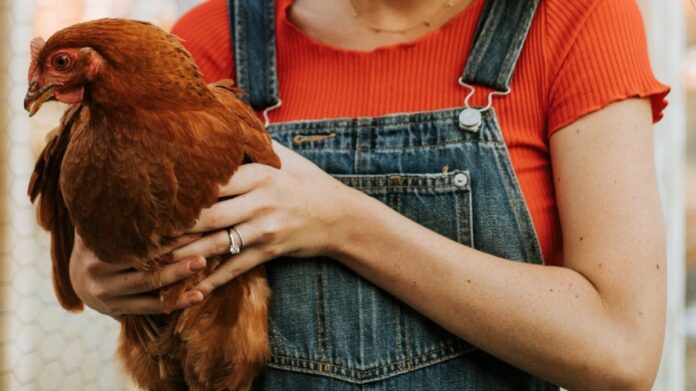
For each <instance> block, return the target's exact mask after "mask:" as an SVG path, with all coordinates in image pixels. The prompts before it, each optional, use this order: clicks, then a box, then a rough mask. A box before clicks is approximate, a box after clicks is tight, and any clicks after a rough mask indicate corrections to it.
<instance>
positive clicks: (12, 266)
mask: <svg viewBox="0 0 696 391" xmlns="http://www.w3.org/2000/svg"><path fill="white" fill-rule="evenodd" d="M197 2H198V1H196V0H194V1H191V0H180V1H174V0H155V1H153V0H136V1H128V0H112V1H109V0H84V1H73V0H34V1H30V0H0V349H1V350H2V352H3V354H2V357H1V358H0V390H12V391H14V390H71V391H72V390H76V391H79V390H119V391H121V390H128V389H135V388H134V387H133V386H132V385H131V384H130V383H129V381H128V380H127V379H126V378H125V377H124V376H123V375H122V374H121V369H120V367H119V364H118V362H117V360H115V359H114V358H115V356H114V354H115V351H116V344H117V339H118V332H119V325H118V323H117V322H116V321H115V320H113V319H111V318H109V317H106V316H103V315H100V314H97V313H95V312H93V311H91V310H86V311H85V312H83V313H82V314H79V315H75V314H69V313H67V312H65V311H64V310H63V309H62V308H61V307H60V306H59V305H58V304H57V301H56V299H55V296H54V293H53V287H52V283H51V262H50V255H49V247H50V240H49V237H48V235H47V234H46V233H45V232H44V231H43V230H41V229H40V228H38V227H37V225H36V222H35V221H36V220H35V209H34V206H33V205H31V203H30V202H29V199H28V198H27V195H26V189H27V185H28V180H29V177H30V176H31V173H32V170H33V164H34V160H35V159H36V153H37V152H38V151H40V148H41V144H42V142H43V139H44V135H45V131H47V130H49V129H51V128H52V127H54V126H55V125H57V123H58V119H59V116H60V113H61V111H62V110H63V107H61V106H59V105H57V104H53V105H51V106H52V107H46V108H47V109H49V110H46V111H47V112H46V113H41V114H39V115H37V116H36V117H35V118H33V119H31V120H30V119H29V118H28V116H27V113H26V112H25V111H24V108H23V99H24V94H25V93H26V89H27V80H26V77H27V76H26V75H27V69H28V67H29V42H30V40H31V39H32V37H33V36H35V35H39V34H41V35H44V37H45V38H47V37H48V36H49V35H50V34H51V33H52V32H53V31H55V30H56V29H58V28H60V27H63V26H64V25H67V24H72V23H75V22H77V21H80V20H85V19H93V18H97V17H104V16H118V17H131V18H135V19H142V20H151V21H155V22H156V23H158V24H160V25H161V26H163V27H164V28H169V27H170V26H171V23H173V22H174V20H176V18H177V17H178V15H180V14H181V12H183V11H185V10H186V9H188V8H189V7H190V6H191V5H193V4H194V3H197Z"/></svg>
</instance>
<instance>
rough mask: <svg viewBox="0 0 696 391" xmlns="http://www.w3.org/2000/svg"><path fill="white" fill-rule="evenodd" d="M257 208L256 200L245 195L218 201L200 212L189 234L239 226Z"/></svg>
mask: <svg viewBox="0 0 696 391" xmlns="http://www.w3.org/2000/svg"><path fill="white" fill-rule="evenodd" d="M257 208H259V204H258V200H254V199H253V197H249V196H247V195H246V194H243V195H240V196H237V197H235V198H232V199H229V200H224V201H220V202H218V203H217V204H215V205H213V206H211V207H210V208H208V209H204V210H203V211H201V214H200V215H199V216H198V221H197V222H196V225H194V226H193V227H192V228H191V229H190V230H189V232H191V233H201V232H208V231H214V230H218V229H222V228H226V227H230V226H233V225H235V224H239V223H240V222H242V221H246V220H248V219H250V218H251V217H252V216H253V215H254V211H256V210H257Z"/></svg>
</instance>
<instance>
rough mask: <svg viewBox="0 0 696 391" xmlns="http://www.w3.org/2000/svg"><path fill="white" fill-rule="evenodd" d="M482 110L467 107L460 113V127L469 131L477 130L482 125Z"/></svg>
mask: <svg viewBox="0 0 696 391" xmlns="http://www.w3.org/2000/svg"><path fill="white" fill-rule="evenodd" d="M481 122H482V119H481V112H480V111H478V110H476V109H474V108H471V107H467V108H466V109H464V110H462V112H461V113H459V129H461V130H466V131H467V132H477V131H478V130H479V128H480V127H481Z"/></svg>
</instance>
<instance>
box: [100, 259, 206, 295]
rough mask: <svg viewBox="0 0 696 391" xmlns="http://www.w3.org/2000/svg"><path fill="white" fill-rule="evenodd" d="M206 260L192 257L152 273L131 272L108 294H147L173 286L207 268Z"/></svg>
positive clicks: (123, 275)
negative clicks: (114, 292)
mask: <svg viewBox="0 0 696 391" xmlns="http://www.w3.org/2000/svg"><path fill="white" fill-rule="evenodd" d="M205 265H206V262H205V258H204V257H203V256H200V255H192V256H190V257H188V258H186V259H183V260H182V261H181V262H174V263H172V264H169V265H167V266H165V267H164V268H162V270H160V271H158V272H156V273H152V272H144V271H129V272H124V273H122V274H121V277H120V278H119V279H118V280H117V282H116V284H118V287H114V288H109V287H107V288H106V289H105V290H106V291H107V292H113V291H116V292H119V293H120V294H121V295H133V294H138V293H145V292H149V291H153V290H156V289H159V288H162V287H164V286H167V285H171V284H173V283H175V282H177V281H180V280H183V279H184V278H187V277H190V276H192V275H193V274H195V273H197V272H199V271H201V270H203V269H204V268H205Z"/></svg>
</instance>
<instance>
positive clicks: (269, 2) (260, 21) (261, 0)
mask: <svg viewBox="0 0 696 391" xmlns="http://www.w3.org/2000/svg"><path fill="white" fill-rule="evenodd" d="M228 10H229V11H228V12H229V20H230V32H231V35H232V46H233V47H232V50H233V51H234V60H235V68H236V70H237V75H236V81H237V86H238V87H239V88H241V89H242V90H244V91H245V92H246V93H245V95H244V96H243V99H245V100H246V101H247V102H249V104H251V106H252V107H253V108H254V109H256V110H264V109H267V108H269V107H272V106H275V105H277V104H278V103H279V101H280V100H279V96H278V77H277V69H276V35H275V1H274V0H228Z"/></svg>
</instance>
